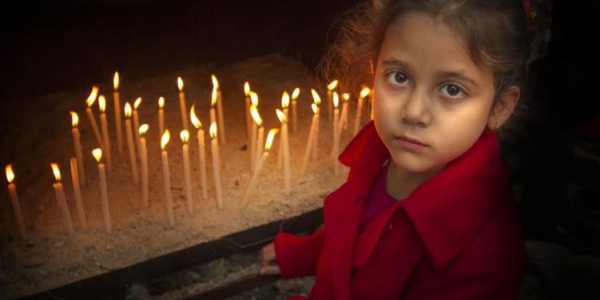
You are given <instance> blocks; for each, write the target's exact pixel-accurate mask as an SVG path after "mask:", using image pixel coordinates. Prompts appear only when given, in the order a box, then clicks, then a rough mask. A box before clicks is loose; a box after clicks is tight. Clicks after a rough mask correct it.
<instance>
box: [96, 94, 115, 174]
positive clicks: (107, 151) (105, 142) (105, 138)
mask: <svg viewBox="0 0 600 300" xmlns="http://www.w3.org/2000/svg"><path fill="white" fill-rule="evenodd" d="M98 105H99V107H100V125H101V126H102V145H103V146H104V147H103V148H102V152H103V153H104V156H105V157H106V171H107V172H108V173H110V172H111V171H112V156H111V154H110V138H109V137H108V122H107V121H106V99H105V98H104V96H102V95H100V96H99V97H98Z"/></svg>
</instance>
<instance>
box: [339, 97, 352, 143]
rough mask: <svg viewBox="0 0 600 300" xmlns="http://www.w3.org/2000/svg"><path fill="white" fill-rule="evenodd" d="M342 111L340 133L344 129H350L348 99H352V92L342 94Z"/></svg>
mask: <svg viewBox="0 0 600 300" xmlns="http://www.w3.org/2000/svg"><path fill="white" fill-rule="evenodd" d="M342 100H343V101H342V112H341V113H340V134H342V133H341V132H342V130H346V129H348V100H350V94H348V93H343V94H342Z"/></svg>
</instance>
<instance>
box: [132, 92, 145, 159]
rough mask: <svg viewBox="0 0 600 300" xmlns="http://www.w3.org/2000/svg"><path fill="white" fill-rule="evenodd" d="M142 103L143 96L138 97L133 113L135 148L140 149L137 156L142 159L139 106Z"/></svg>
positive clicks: (134, 103)
mask: <svg viewBox="0 0 600 300" xmlns="http://www.w3.org/2000/svg"><path fill="white" fill-rule="evenodd" d="M141 103H142V97H138V98H137V99H135V102H133V112H132V114H131V118H132V119H133V138H134V139H133V140H134V142H135V148H136V149H137V150H138V152H137V158H139V159H140V160H141V159H142V153H141V152H140V131H139V130H138V129H139V128H140V117H139V115H138V107H140V104H141Z"/></svg>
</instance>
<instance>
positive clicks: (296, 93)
mask: <svg viewBox="0 0 600 300" xmlns="http://www.w3.org/2000/svg"><path fill="white" fill-rule="evenodd" d="M299 95H300V88H298V87H297V88H295V89H294V92H293V93H292V100H296V99H297V98H298V96H299Z"/></svg>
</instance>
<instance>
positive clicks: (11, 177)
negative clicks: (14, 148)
mask: <svg viewBox="0 0 600 300" xmlns="http://www.w3.org/2000/svg"><path fill="white" fill-rule="evenodd" d="M6 180H7V181H8V183H12V182H13V180H15V173H14V172H13V169H12V164H8V165H6Z"/></svg>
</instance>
